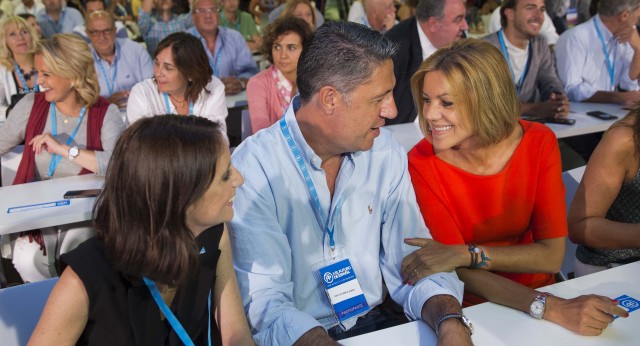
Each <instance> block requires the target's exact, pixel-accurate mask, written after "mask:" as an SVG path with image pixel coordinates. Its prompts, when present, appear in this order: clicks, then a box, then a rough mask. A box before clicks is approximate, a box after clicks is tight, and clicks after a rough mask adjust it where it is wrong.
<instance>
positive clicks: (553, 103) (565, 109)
mask: <svg viewBox="0 0 640 346" xmlns="http://www.w3.org/2000/svg"><path fill="white" fill-rule="evenodd" d="M521 111H522V114H523V115H533V116H537V117H553V118H559V117H566V116H567V115H568V114H569V99H568V98H567V97H566V96H565V95H563V94H560V93H556V92H552V93H551V95H550V96H549V99H548V100H546V101H544V102H538V103H523V104H522V108H521Z"/></svg>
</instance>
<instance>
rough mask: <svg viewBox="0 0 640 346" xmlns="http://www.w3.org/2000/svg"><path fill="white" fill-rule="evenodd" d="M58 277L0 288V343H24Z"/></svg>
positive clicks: (6, 345)
mask: <svg viewBox="0 0 640 346" xmlns="http://www.w3.org/2000/svg"><path fill="white" fill-rule="evenodd" d="M56 282H58V278H53V279H49V280H44V281H39V282H34V283H29V284H24V285H20V286H13V287H8V288H3V289H0V338H1V340H2V341H0V343H1V344H2V345H4V346H19V345H26V344H27V342H28V341H29V337H31V333H32V332H33V330H34V329H35V327H36V325H37V324H38V320H40V315H41V314H42V310H43V309H44V305H45V304H46V302H47V298H49V293H51V289H52V288H53V285H55V284H56Z"/></svg>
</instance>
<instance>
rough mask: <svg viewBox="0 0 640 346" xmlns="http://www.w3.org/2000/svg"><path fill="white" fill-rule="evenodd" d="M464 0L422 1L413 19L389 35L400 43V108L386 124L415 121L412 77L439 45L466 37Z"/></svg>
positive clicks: (396, 64) (396, 60)
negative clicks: (395, 115)
mask: <svg viewBox="0 0 640 346" xmlns="http://www.w3.org/2000/svg"><path fill="white" fill-rule="evenodd" d="M465 14H466V8H465V1H464V0H420V3H419V4H418V8H417V9H416V15H415V17H414V18H410V19H407V20H405V21H402V22H400V23H399V24H398V25H396V26H394V27H393V28H392V29H391V30H389V31H388V32H387V34H386V36H387V37H388V38H389V39H390V40H391V41H393V42H395V43H396V44H398V53H397V54H396V55H395V57H394V58H393V70H394V73H395V76H396V86H395V87H394V88H393V97H394V98H395V101H396V106H397V108H398V116H397V117H396V118H395V119H386V124H387V125H391V124H402V123H409V122H412V121H414V120H415V118H416V115H417V114H418V112H417V111H416V109H415V105H414V104H413V97H412V95H411V86H410V85H409V83H410V81H411V76H413V74H414V73H415V72H416V70H417V69H418V67H419V66H420V64H421V63H422V62H423V61H424V60H425V59H426V58H428V57H429V56H430V55H431V54H433V52H435V51H436V50H437V49H438V48H440V47H444V46H446V45H448V44H450V43H451V42H453V41H455V40H458V39H460V38H462V37H464V32H465V30H467V29H468V28H469V26H468V25H467V21H466V20H465Z"/></svg>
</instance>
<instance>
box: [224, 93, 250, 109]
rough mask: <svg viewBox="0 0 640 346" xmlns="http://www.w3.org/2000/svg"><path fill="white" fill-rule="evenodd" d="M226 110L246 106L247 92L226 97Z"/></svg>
mask: <svg viewBox="0 0 640 346" xmlns="http://www.w3.org/2000/svg"><path fill="white" fill-rule="evenodd" d="M225 99H226V101H227V108H234V107H243V106H246V105H247V91H246V90H242V91H241V92H239V93H237V94H235V95H226V96H225Z"/></svg>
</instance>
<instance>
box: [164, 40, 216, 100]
mask: <svg viewBox="0 0 640 346" xmlns="http://www.w3.org/2000/svg"><path fill="white" fill-rule="evenodd" d="M165 48H171V53H173V62H174V63H175V65H176V68H177V69H178V71H180V73H181V74H182V75H183V76H184V78H185V79H186V80H187V90H186V92H185V96H186V98H187V99H188V100H190V101H193V102H196V101H197V100H198V96H199V95H200V92H201V91H202V90H205V91H206V92H207V93H208V92H209V90H207V89H206V86H207V84H209V82H210V81H211V76H212V75H213V70H212V69H211V65H209V58H208V57H207V53H206V52H205V51H204V46H203V45H202V42H200V40H198V39H197V38H196V37H195V36H193V35H191V34H188V33H185V32H175V33H173V34H170V35H169V36H167V37H165V38H164V40H162V41H160V43H159V44H158V48H157V49H156V53H155V54H154V56H153V57H154V59H155V58H156V57H157V56H158V53H160V52H161V51H163V50H164V49H165Z"/></svg>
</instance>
